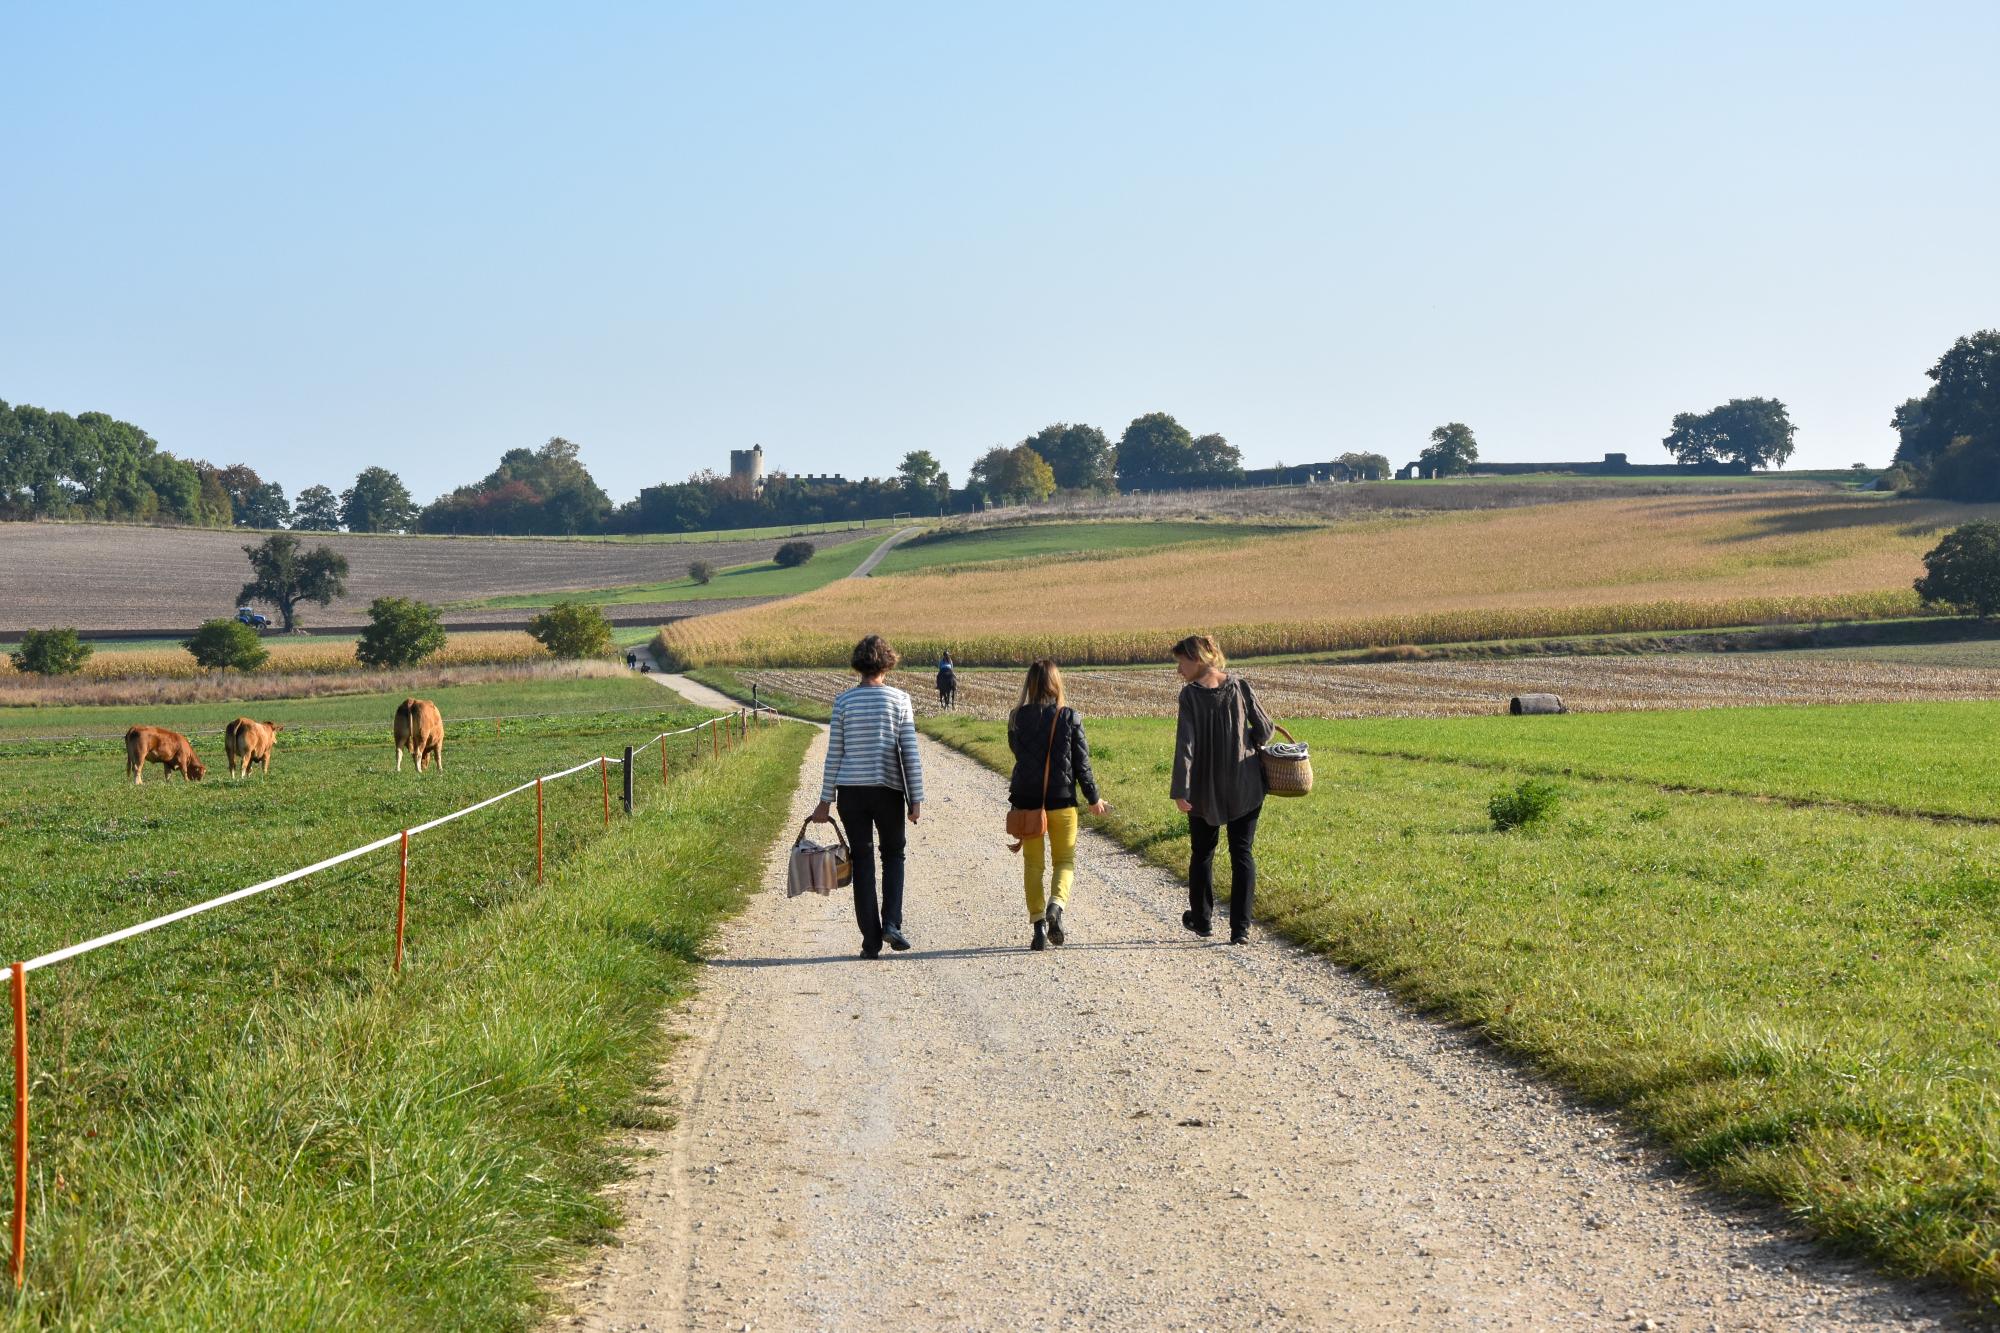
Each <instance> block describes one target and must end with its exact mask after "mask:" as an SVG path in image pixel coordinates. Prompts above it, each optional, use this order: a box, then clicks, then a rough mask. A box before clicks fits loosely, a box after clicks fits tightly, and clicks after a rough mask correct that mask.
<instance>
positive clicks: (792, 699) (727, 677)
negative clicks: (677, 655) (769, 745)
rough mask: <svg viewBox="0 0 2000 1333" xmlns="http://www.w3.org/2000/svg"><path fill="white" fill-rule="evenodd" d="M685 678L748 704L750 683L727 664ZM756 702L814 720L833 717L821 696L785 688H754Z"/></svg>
mask: <svg viewBox="0 0 2000 1333" xmlns="http://www.w3.org/2000/svg"><path fill="white" fill-rule="evenodd" d="M687 678H688V679H689V680H692V681H698V682H700V683H701V684H703V685H706V686H708V688H710V689H711V690H714V691H716V692H717V693H719V694H726V695H728V696H729V697H730V698H732V699H735V700H738V701H740V702H742V703H746V704H747V703H750V702H751V701H752V699H751V693H750V686H749V685H748V684H747V683H745V681H744V680H743V677H741V676H739V675H738V674H737V673H736V672H734V671H731V670H730V669H729V668H728V667H703V668H701V669H700V670H699V671H690V672H688V673H687ZM755 701H756V702H757V703H760V704H762V705H764V706H765V707H766V708H775V709H777V710H778V711H779V712H781V713H790V714H791V715H792V716H793V717H809V718H811V719H812V720H813V721H815V722H830V721H832V720H833V707H832V705H830V704H828V703H827V702H826V701H825V700H823V699H809V698H807V697H805V696H804V695H800V694H791V693H789V692H787V691H785V690H773V689H767V688H765V687H763V686H761V685H760V686H759V687H758V689H757V693H756V699H755Z"/></svg>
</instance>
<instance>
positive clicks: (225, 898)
mask: <svg viewBox="0 0 2000 1333" xmlns="http://www.w3.org/2000/svg"><path fill="white" fill-rule="evenodd" d="M724 720H725V719H724V718H721V717H716V718H710V719H709V720H708V721H706V722H701V723H697V724H696V725H694V726H692V727H682V728H680V729H679V730H677V731H663V732H661V733H660V734H659V735H657V736H655V737H653V739H652V740H650V741H647V742H646V744H647V745H651V744H653V743H654V742H655V741H663V740H665V739H667V738H668V737H669V736H685V735H688V734H689V733H691V732H696V731H704V730H706V729H708V728H710V727H713V726H715V725H716V724H717V723H719V722H722V721H724ZM643 748H645V747H644V746H641V747H639V748H638V749H635V750H633V752H632V753H634V754H637V753H638V752H639V749H643ZM599 764H617V765H619V766H620V767H621V768H622V767H623V766H624V764H625V760H624V758H623V756H617V757H614V756H611V755H602V756H599V757H598V758H595V759H586V760H584V761H583V762H582V763H580V764H577V765H575V766H574V767H571V768H565V769H564V770H563V771H562V772H560V773H547V774H544V775H543V776H541V777H539V778H531V779H529V780H528V781H527V782H524V783H522V784H521V785H520V786H518V787H512V788H509V789H508V790H506V791H503V792H501V793H500V794H499V795H498V796H489V797H487V798H486V799H485V800H483V801H480V802H478V803H477V804H476V805H468V806H466V807H465V808H464V809H462V810H454V811H452V812H451V813H450V814H448V815H440V816H439V817H438V818H436V819H433V820H431V821H430V822H428V823H424V824H416V825H413V826H412V827H410V828H409V829H398V830H397V831H396V832H394V833H391V834H390V835H389V836H388V837H386V838H377V839H376V840H375V841H373V842H371V843H368V844H366V845H365V846H361V847H350V848H348V849H347V850H346V851H344V852H340V853H338V854H337V855H334V856H329V857H327V858H326V859H325V860H324V861H315V862H313V863H312V864H311V865H309V866H301V867H300V868H299V869H297V870H288V871H286V872H285V873H284V874H282V875H278V876H276V877H274V878H271V879H267V880H264V881H263V882H262V883H258V884H252V885H250V886H248V887H247V888H241V889H237V890H235V891H234V892H231V893H225V894H222V895H221V896H220V897H216V898H210V899H209V900H208V901H206V902H199V903H196V904H194V905H193V906H191V907H183V908H181V909H180V910H179V911H176V912H168V913H167V914H166V915H165V916H156V917H154V918H153V919H152V920H150V921H141V922H140V923H139V924H138V925H136V926H126V927H125V928H124V929H122V930H114V931H111V932H110V933H108V934H104V935H99V936H97V937H96V938H94V939H88V940H84V941H83V942H81V943H79V944H71V945H66V946H65V947H63V948H60V949H56V950H53V951H51V952H49V953H45V954H43V955H42V956H41V957H39V958H30V959H29V960H28V961H27V962H25V963H23V964H22V965H21V970H22V971H24V972H34V971H37V970H39V969H41V968H44V967H52V966H54V965H55V964H57V963H62V962H67V961H69V960H70V959H72V958H80V957H82V956H83V955H84V954H87V953H92V952H94V951H96V950H98V949H102V948H104V947H105V946H106V945H108V944H117V943H118V942H120V941H121V940H129V939H131V938H132V937H133V936H135V935H144V934H145V933H147V932H148V931H153V930H158V929H159V928H160V927H161V926H170V925H172V924H173V923H174V922H176V921H185V920H187V919H188V918H189V917H191V916H200V915H201V914H202V913H203V912H210V911H214V910H215V909H216V908H218V907H226V906H228V905H229V904H230V903H234V902H241V901H242V900H243V899H245V898H254V897H256V896H257V895H258V894H260V893H268V892H270V891H271V890H272V889H277V888H283V887H284V886H285V885H287V884H290V883H292V882H294V881H296V880H301V879H304V878H305V877H306V876H307V875H316V874H318V873H319V872H320V871H322V870H331V869H332V868H333V867H335V866H337V865H343V864H345V863H346V862H349V861H352V860H354V859H355V858H356V857H361V856H366V855H368V854H369V853H370V852H379V851H381V850H382V849H383V848H384V847H388V846H391V845H393V844H394V843H395V842H396V841H397V840H398V839H400V838H402V837H403V836H404V834H405V833H408V834H410V835H411V836H415V835H416V834H419V833H426V832H428V831H430V830H431V829H434V828H437V827H439V826H440V825H443V824H449V823H451V821H453V820H454V819H463V818H464V817H465V816H467V815H469V814H471V813H473V812H474V811H475V810H484V809H485V808H486V807H487V806H489V805H497V804H499V803H500V802H501V801H504V800H506V799H507V798H508V797H510V796H519V795H520V794H521V793H522V792H524V791H531V790H533V788H534V786H535V784H536V783H537V782H554V781H555V780H556V779H558V778H567V777H571V776H574V775H575V774H578V773H581V772H583V771H584V770H585V769H588V768H596V767H597V766H598V765H599Z"/></svg>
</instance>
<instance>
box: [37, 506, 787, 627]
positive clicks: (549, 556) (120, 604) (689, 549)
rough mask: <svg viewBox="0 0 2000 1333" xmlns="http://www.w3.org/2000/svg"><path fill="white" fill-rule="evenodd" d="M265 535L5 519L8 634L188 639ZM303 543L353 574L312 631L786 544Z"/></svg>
mask: <svg viewBox="0 0 2000 1333" xmlns="http://www.w3.org/2000/svg"><path fill="white" fill-rule="evenodd" d="M261 537H262V534H257V533H244V532H235V531H213V530H203V529H197V528H144V527H128V526H123V525H118V524H81V523H80V524H58V523H0V635H4V634H8V633H12V632H18V631H20V630H22V629H25V628H29V627H38V626H46V625H55V624H61V625H75V626H77V627H78V628H79V629H82V630H85V631H86V632H87V631H91V630H144V629H159V630H167V631H171V632H174V633H180V632H184V631H187V630H191V629H193V628H194V627H195V626H196V625H198V624H200V623H201V622H202V621H204V620H207V619H210V618H212V617H214V616H226V615H228V614H230V613H231V612H232V611H234V610H235V609H236V594H237V592H238V591H240V590H241V589H242V587H243V583H244V580H245V579H247V578H248V577H249V576H250V570H249V565H248V562H247V561H245V559H244V557H243V547H244V545H245V544H246V543H249V542H252V541H256V540H260V539H261ZM299 538H300V540H301V541H302V542H303V543H305V544H306V545H308V546H321V545H324V546H331V547H333V549H335V550H336V551H338V552H340V553H341V554H342V555H344V556H346V557H347V561H348V565H349V569H350V573H349V576H348V580H347V596H346V597H343V598H341V599H340V600H339V601H336V602H334V603H333V605H331V606H329V607H325V608H321V607H316V606H315V607H308V608H307V616H306V619H307V622H308V623H309V624H311V625H314V626H316V627H324V626H333V625H361V624H365V623H367V619H368V603H369V602H371V601H373V600H374V599H375V598H377V597H384V596H404V597H409V596H417V597H422V598H424V599H425V600H426V601H429V602H433V603H444V602H451V601H458V600H463V599H474V598H482V597H491V596H497V595H501V594H511V593H560V592H565V591H574V590H578V589H586V588H611V587H617V586H619V585H621V584H632V583H652V582H659V581H664V580H668V579H676V578H679V577H681V576H682V575H683V574H685V573H686V572H687V566H688V562H689V561H691V560H707V561H710V562H711V563H713V564H715V565H717V566H718V567H719V566H725V565H737V564H747V563H749V562H751V561H753V560H768V559H770V558H771V554H772V552H774V551H776V550H777V548H778V546H779V545H780V544H781V543H782V542H783V541H784V540H785V539H784V538H782V537H771V538H766V539H762V540H758V541H745V542H703V543H688V544H677V543H658V542H655V543H647V542H610V541H557V540H535V539H532V538H517V537H509V538H495V537H356V536H353V535H351V534H345V533H312V532H308V533H300V534H299ZM815 540H816V541H820V542H822V544H825V541H826V539H823V538H815ZM758 600H762V599H735V600H728V601H709V602H657V603H644V604H640V603H634V604H632V605H629V606H616V607H610V608H607V609H608V610H609V611H611V612H614V613H616V614H617V615H619V616H620V617H632V616H637V617H646V618H648V619H652V620H659V619H663V618H665V617H667V616H672V615H680V614H693V613H705V612H710V611H719V610H725V609H728V608H729V607H733V606H744V605H754V604H755V602H756V601H758ZM267 609H268V608H267ZM528 614H530V613H529V612H527V611H523V610H521V609H518V608H511V609H493V610H485V609H476V610H466V611H458V610H454V611H451V612H449V613H448V618H449V619H450V620H451V621H452V622H453V623H455V624H465V625H474V624H513V623H515V622H518V621H521V620H523V619H524V618H525V617H526V616H527V615H528Z"/></svg>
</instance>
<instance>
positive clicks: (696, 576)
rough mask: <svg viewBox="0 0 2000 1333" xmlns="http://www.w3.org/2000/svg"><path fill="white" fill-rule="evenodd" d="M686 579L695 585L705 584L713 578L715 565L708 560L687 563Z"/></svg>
mask: <svg viewBox="0 0 2000 1333" xmlns="http://www.w3.org/2000/svg"><path fill="white" fill-rule="evenodd" d="M688 577H689V578H691V579H693V580H694V581H695V582H696V583H701V584H706V583H707V582H708V581H709V580H710V579H712V578H714V577H715V564H714V562H713V561H709V560H690V561H688Z"/></svg>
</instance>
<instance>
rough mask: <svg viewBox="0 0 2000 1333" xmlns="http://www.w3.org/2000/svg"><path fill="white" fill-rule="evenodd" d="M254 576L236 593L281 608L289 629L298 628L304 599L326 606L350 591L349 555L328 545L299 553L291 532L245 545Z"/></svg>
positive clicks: (296, 541)
mask: <svg viewBox="0 0 2000 1333" xmlns="http://www.w3.org/2000/svg"><path fill="white" fill-rule="evenodd" d="M243 553H244V554H245V555H247V556H249V557H250V570H251V573H252V574H253V575H254V577H253V578H252V579H251V580H250V581H249V582H248V583H246V584H244V585H243V591H242V592H240V593H238V594H237V596H238V597H239V598H240V599H241V600H242V601H245V602H263V603H265V604H266V605H269V606H275V607H276V608H278V614H279V615H281V616H283V617H284V620H285V629H286V630H287V631H290V630H294V629H297V628H298V619H299V618H298V608H299V605H300V604H301V603H303V602H317V603H318V604H319V605H321V606H326V605H327V604H328V603H330V602H332V601H333V599H334V598H336V597H338V596H340V595H341V594H342V593H345V592H346V591H347V557H346V556H344V555H342V554H340V553H339V552H338V551H336V550H334V549H333V548H331V547H328V546H321V547H316V548H315V549H313V550H311V551H308V552H306V553H305V554H303V555H301V554H299V539H298V538H297V537H294V536H292V535H291V534H290V533H288V532H281V533H278V534H277V535H276V536H272V537H266V538H265V539H264V540H263V541H261V542H259V543H257V544H256V545H255V546H246V547H244V548H243Z"/></svg>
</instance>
